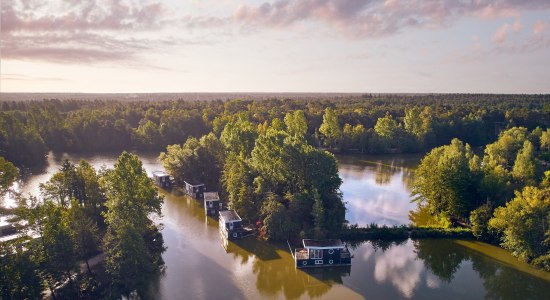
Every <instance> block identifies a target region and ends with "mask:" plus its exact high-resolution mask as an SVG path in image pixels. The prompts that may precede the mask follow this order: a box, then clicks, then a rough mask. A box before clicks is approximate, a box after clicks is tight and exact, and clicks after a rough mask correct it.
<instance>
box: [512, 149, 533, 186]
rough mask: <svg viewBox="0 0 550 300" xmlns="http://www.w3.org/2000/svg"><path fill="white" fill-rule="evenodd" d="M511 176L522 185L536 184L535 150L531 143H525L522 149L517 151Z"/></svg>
mask: <svg viewBox="0 0 550 300" xmlns="http://www.w3.org/2000/svg"><path fill="white" fill-rule="evenodd" d="M512 176H513V177H514V179H516V180H518V181H520V182H522V183H523V184H524V185H535V184H536V181H537V163H536V162H535V150H534V148H533V144H531V142H529V141H525V142H524V144H523V148H522V149H520V150H519V151H518V155H517V157H516V160H515V162H514V168H513V169H512Z"/></svg>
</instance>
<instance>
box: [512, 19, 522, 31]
mask: <svg viewBox="0 0 550 300" xmlns="http://www.w3.org/2000/svg"><path fill="white" fill-rule="evenodd" d="M522 28H523V25H521V22H520V21H519V20H516V21H515V22H514V24H512V30H513V31H514V33H520V32H521V29H522Z"/></svg>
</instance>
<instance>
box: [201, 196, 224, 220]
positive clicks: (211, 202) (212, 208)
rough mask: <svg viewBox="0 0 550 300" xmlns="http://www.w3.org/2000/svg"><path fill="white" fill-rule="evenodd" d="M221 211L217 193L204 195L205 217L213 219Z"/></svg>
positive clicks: (221, 204)
mask: <svg viewBox="0 0 550 300" xmlns="http://www.w3.org/2000/svg"><path fill="white" fill-rule="evenodd" d="M222 209H223V203H222V202H221V201H220V196H219V195H218V192H205V193H204V213H205V214H206V215H207V216H212V217H215V216H217V215H218V213H219V211H220V210H222Z"/></svg>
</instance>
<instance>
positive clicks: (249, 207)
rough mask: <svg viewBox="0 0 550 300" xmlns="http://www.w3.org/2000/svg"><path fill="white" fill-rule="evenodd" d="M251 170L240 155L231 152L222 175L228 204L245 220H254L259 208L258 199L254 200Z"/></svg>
mask: <svg viewBox="0 0 550 300" xmlns="http://www.w3.org/2000/svg"><path fill="white" fill-rule="evenodd" d="M251 172H252V170H251V169H250V167H249V166H248V164H247V163H246V161H245V159H244V158H243V157H242V156H240V155H237V154H234V153H231V154H229V156H228V157H227V160H226V162H225V165H224V168H223V175H222V183H223V187H224V189H225V191H227V197H228V200H229V206H230V207H231V208H232V209H234V210H236V211H237V213H238V214H239V216H241V217H242V218H244V219H246V220H256V219H257V218H258V215H259V213H258V212H259V209H260V207H259V206H258V204H257V203H256V202H259V201H256V197H255V195H254V190H253V183H252V182H253V177H252V174H251Z"/></svg>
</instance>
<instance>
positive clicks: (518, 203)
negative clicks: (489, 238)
mask: <svg viewBox="0 0 550 300" xmlns="http://www.w3.org/2000/svg"><path fill="white" fill-rule="evenodd" d="M549 216H550V189H539V188H536V187H526V188H524V189H523V191H522V192H516V197H515V198H514V199H513V200H512V201H510V202H508V203H507V204H506V206H505V207H498V208H496V209H495V212H494V216H493V218H492V219H491V220H490V221H489V226H490V228H493V229H495V230H497V231H499V232H501V233H502V244H501V245H502V246H503V247H504V248H506V249H510V250H511V251H512V254H514V255H515V256H517V257H519V258H521V259H523V260H526V261H530V260H532V259H534V258H537V257H539V256H543V255H548V254H549V252H548V251H549V250H550V248H549V247H548V243H547V242H546V241H545V238H546V237H547V236H550V232H549V231H548V222H549V221H550V220H549Z"/></svg>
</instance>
